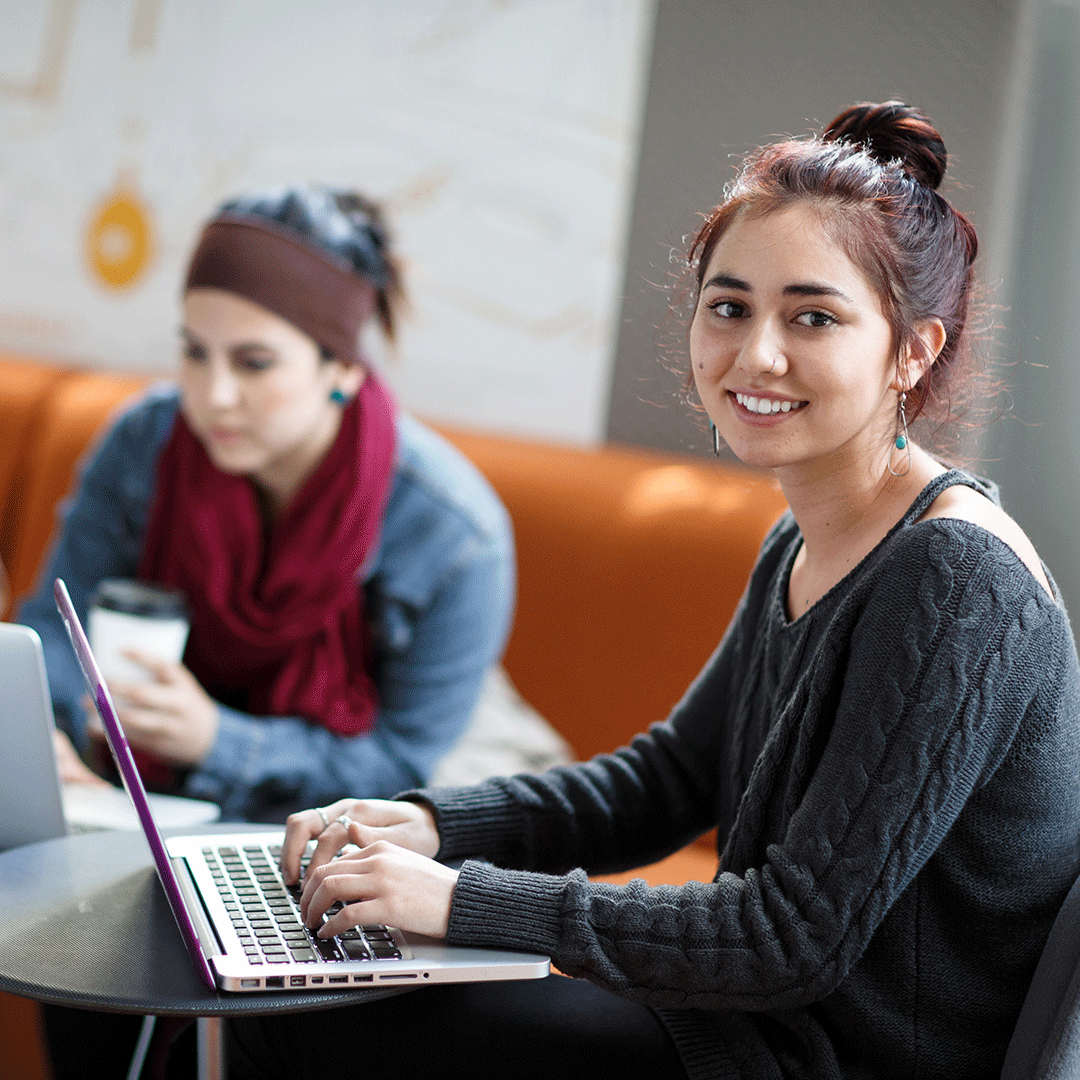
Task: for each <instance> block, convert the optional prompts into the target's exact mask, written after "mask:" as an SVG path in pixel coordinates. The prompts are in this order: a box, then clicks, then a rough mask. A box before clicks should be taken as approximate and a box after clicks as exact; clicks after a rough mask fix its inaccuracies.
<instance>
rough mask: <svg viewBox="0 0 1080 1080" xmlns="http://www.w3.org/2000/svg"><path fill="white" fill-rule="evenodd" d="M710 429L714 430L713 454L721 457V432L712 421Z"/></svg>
mask: <svg viewBox="0 0 1080 1080" xmlns="http://www.w3.org/2000/svg"><path fill="white" fill-rule="evenodd" d="M709 427H711V428H712V452H713V453H714V454H715V455H716V456H717V457H719V456H720V432H719V431H717V430H716V425H715V424H714V423H712V422H711V421H710V423H709Z"/></svg>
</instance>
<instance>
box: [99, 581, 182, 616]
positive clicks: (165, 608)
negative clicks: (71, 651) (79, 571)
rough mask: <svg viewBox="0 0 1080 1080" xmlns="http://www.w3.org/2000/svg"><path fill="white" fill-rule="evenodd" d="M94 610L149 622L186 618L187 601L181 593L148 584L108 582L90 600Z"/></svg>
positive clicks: (144, 582) (102, 584)
mask: <svg viewBox="0 0 1080 1080" xmlns="http://www.w3.org/2000/svg"><path fill="white" fill-rule="evenodd" d="M90 603H91V605H92V606H96V607H99V608H104V609H105V610H106V611H121V612H123V613H124V614H125V615H141V616H142V617H143V618H146V619H177V618H186V617H187V600H186V599H185V598H184V594H183V593H182V592H180V590H179V589H167V588H165V586H163V585H152V584H150V583H149V582H146V581H131V580H129V579H127V578H106V579H105V580H104V581H102V582H101V584H99V585H98V587H97V588H96V589H95V590H94V592H93V595H92V596H91V597H90Z"/></svg>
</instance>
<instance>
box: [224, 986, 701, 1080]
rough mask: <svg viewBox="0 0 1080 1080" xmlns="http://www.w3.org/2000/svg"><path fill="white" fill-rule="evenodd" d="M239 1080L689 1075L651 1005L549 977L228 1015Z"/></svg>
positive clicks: (681, 1079)
mask: <svg viewBox="0 0 1080 1080" xmlns="http://www.w3.org/2000/svg"><path fill="white" fill-rule="evenodd" d="M229 1029H230V1030H229V1039H228V1055H229V1056H228V1061H229V1077H230V1080H273V1078H275V1077H281V1078H282V1080H286V1078H288V1080H352V1078H356V1080H360V1078H363V1080H379V1078H381V1077H399V1076H457V1075H463V1076H468V1077H470V1078H475V1080H485V1078H491V1080H495V1078H498V1080H506V1078H508V1077H512V1078H514V1080H531V1078H534V1077H535V1078H537V1080H539V1078H541V1077H543V1078H544V1080H573V1078H575V1077H583V1078H586V1077H587V1078H588V1080H603V1078H605V1077H612V1078H616V1077H617V1078H618V1080H626V1077H631V1076H647V1077H649V1080H668V1078H670V1080H686V1072H685V1071H684V1069H683V1067H682V1064H681V1063H680V1061H679V1058H678V1056H677V1055H676V1053H675V1048H674V1046H673V1045H672V1043H671V1040H670V1039H669V1038H668V1035H667V1033H666V1031H665V1030H664V1028H663V1027H662V1026H661V1025H660V1022H659V1021H658V1020H657V1019H656V1017H655V1016H654V1015H653V1013H652V1012H651V1010H649V1009H648V1008H646V1007H645V1006H644V1005H639V1004H637V1003H635V1002H632V1001H627V1000H626V999H625V998H621V997H618V996H616V995H615V994H611V993H608V992H607V991H606V990H602V989H600V988H599V987H597V986H594V985H592V984H591V983H587V982H583V981H581V980H578V979H567V978H564V977H563V976H561V975H551V976H549V977H548V978H546V979H526V980H522V981H520V982H518V981H515V982H491V983H457V984H453V985H448V986H428V987H424V988H423V989H420V990H416V991H413V992H410V993H407V994H402V995H400V996H398V997H392V998H385V999H383V1000H381V1001H375V1002H371V1003H370V1004H367V1005H352V1006H349V1007H347V1008H343V1009H323V1010H319V1011H318V1012H309V1013H288V1014H276V1015H275V1014H269V1015H266V1016H256V1017H250V1018H247V1017H245V1018H243V1019H237V1020H231V1021H229Z"/></svg>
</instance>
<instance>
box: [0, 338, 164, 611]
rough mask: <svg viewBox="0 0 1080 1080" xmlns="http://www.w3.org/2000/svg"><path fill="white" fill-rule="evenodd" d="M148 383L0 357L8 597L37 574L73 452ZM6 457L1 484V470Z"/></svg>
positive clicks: (1, 551)
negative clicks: (6, 468) (7, 463)
mask: <svg viewBox="0 0 1080 1080" xmlns="http://www.w3.org/2000/svg"><path fill="white" fill-rule="evenodd" d="M20 373H25V375H26V386H24V387H20V386H19V385H18V384H19V381H20ZM52 376H54V377H52ZM146 383H147V380H146V379H140V378H136V377H134V376H126V375H114V374H108V373H99V372H89V371H78V370H73V369H70V370H64V369H59V368H54V369H51V370H50V369H48V368H43V367H40V366H36V367H35V366H31V365H28V364H25V363H20V361H19V360H18V359H16V358H10V357H3V358H0V432H3V437H2V439H0V443H2V444H3V449H2V450H0V560H2V561H3V563H4V566H5V567H6V568H7V572H8V578H9V580H10V584H11V590H12V593H13V595H14V596H16V597H17V596H19V595H20V594H22V593H25V592H26V591H27V590H28V589H29V588H30V586H31V585H32V584H33V582H34V579H35V578H36V577H37V574H38V571H39V569H40V567H41V565H42V562H43V559H44V555H45V551H46V549H47V548H48V543H49V538H50V536H51V535H52V532H53V528H54V526H55V524H56V511H57V507H58V504H59V502H60V501H61V500H62V499H63V498H64V496H65V495H66V494H67V493H68V491H69V489H70V488H71V485H72V482H73V480H74V476H75V469H76V465H77V464H78V461H79V458H80V457H81V456H82V455H83V453H84V452H85V451H86V449H87V448H88V447H89V445H90V443H91V441H92V440H93V438H94V436H95V435H96V434H97V433H98V432H99V431H101V430H102V429H103V428H104V427H105V426H106V424H107V423H108V421H109V419H110V417H111V416H112V415H113V414H114V413H115V411H116V410H117V409H118V408H119V407H120V405H121V404H122V403H123V402H124V401H126V400H127V399H128V398H130V397H131V396H132V394H134V393H136V392H137V391H138V390H139V389H140V388H142V387H143V386H145V385H146ZM9 424H10V427H9ZM15 432H17V436H16V437H12V433H15ZM9 458H10V460H11V461H12V466H11V472H10V474H9V476H8V478H7V484H6V485H5V484H4V479H5V478H4V475H3V471H2V470H3V468H4V463H5V461H6V460H8V459H9Z"/></svg>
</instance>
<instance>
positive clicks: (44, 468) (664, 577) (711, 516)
mask: <svg viewBox="0 0 1080 1080" xmlns="http://www.w3.org/2000/svg"><path fill="white" fill-rule="evenodd" d="M146 381H147V380H145V379H140V378H136V377H130V376H124V375H116V374H110V373H102V372H87V371H77V370H70V369H69V370H63V369H59V368H55V367H49V366H47V365H40V364H38V365H34V364H27V363H24V362H20V361H19V360H18V359H17V358H3V357H0V560H2V561H3V563H4V564H5V565H6V567H7V569H8V573H9V577H10V579H11V586H12V590H13V592H14V593H15V595H16V596H18V595H20V594H23V593H25V592H26V591H27V590H28V589H29V588H30V586H31V585H32V583H33V581H34V579H35V577H36V575H37V573H38V571H39V568H40V566H41V562H42V559H43V557H44V553H45V550H46V548H47V545H48V540H49V537H50V535H51V533H52V531H53V528H54V526H55V521H56V508H57V504H58V503H59V501H60V500H61V499H62V498H63V497H64V496H65V494H66V493H67V492H68V490H69V489H70V487H71V484H72V482H73V478H74V474H75V469H76V465H77V462H78V460H79V458H80V456H81V455H82V453H83V452H84V451H85V450H86V449H87V447H88V446H89V445H90V443H91V442H92V440H93V438H94V436H95V435H96V434H97V433H98V432H99V431H100V430H101V429H102V428H103V427H104V426H105V425H106V424H107V423H108V421H109V419H110V417H111V416H112V415H113V414H114V412H115V411H116V409H117V408H118V407H119V406H120V405H121V403H122V402H124V401H125V400H126V399H127V398H128V397H130V396H131V395H132V394H134V393H135V392H137V391H138V390H139V389H140V388H141V387H142V386H144V385H145V384H146ZM440 430H441V431H442V432H443V434H444V435H446V436H447V437H448V438H449V439H450V440H451V441H452V442H454V443H455V444H456V445H457V446H458V447H459V448H460V449H461V450H462V451H463V452H464V453H465V454H466V455H468V456H469V457H470V458H471V459H472V460H473V461H474V462H475V463H476V465H477V466H478V467H479V468H480V469H481V471H482V472H484V473H485V474H486V475H487V477H488V479H489V480H490V481H491V483H492V485H493V486H494V487H495V489H496V491H498V493H499V495H500V496H501V497H502V499H503V501H504V502H505V503H506V506H507V508H508V509H509V511H510V514H511V517H512V518H513V521H514V529H515V536H516V541H517V549H518V606H517V613H516V617H515V622H514V629H513V634H512V637H511V640H510V644H509V647H508V650H507V654H506V660H505V663H506V667H507V669H508V671H509V672H510V675H511V677H512V678H513V679H514V682H515V683H516V684H517V686H518V688H519V689H520V691H521V692H522V694H523V695H524V696H525V697H526V698H527V699H528V700H529V701H530V702H531V703H532V704H533V705H534V706H535V707H536V708H537V709H539V711H540V712H541V713H543V714H544V715H545V716H547V717H548V719H549V720H550V721H551V722H552V723H553V724H554V725H555V726H556V727H557V728H558V729H559V730H560V731H561V732H562V734H563V735H564V736H565V737H566V738H567V739H568V740H569V741H570V743H571V745H572V746H573V747H574V749H575V751H576V752H577V754H578V755H579V756H580V757H586V756H590V755H592V754H593V753H596V752H598V751H602V750H610V749H613V748H615V747H616V746H619V745H622V744H624V743H625V742H627V741H628V740H629V739H630V738H631V737H632V736H633V735H634V734H635V733H637V732H638V731H642V730H644V728H645V727H646V726H647V725H648V724H649V723H650V722H652V721H653V720H657V719H661V718H662V717H663V716H665V715H666V713H667V712H668V710H669V709H670V708H671V706H672V705H673V704H674V703H675V702H676V701H677V700H678V698H679V696H680V695H681V693H682V691H683V690H684V689H685V688H686V686H687V685H688V683H689V682H690V680H691V679H692V678H693V676H694V675H695V674H696V672H697V671H698V670H699V669H700V667H701V665H702V664H703V663H704V662H705V660H706V659H707V658H708V656H709V654H710V652H711V651H712V649H713V648H714V647H715V646H716V644H717V643H718V642H719V640H720V637H721V635H722V634H723V632H724V629H725V627H726V626H727V623H728V621H729V619H730V618H731V614H732V612H733V610H734V608H735V604H736V602H737V601H738V598H739V596H740V595H741V593H742V590H743V586H744V585H745V582H746V578H747V575H748V574H749V572H750V568H751V566H752V564H753V561H754V558H755V556H756V553H757V548H758V545H759V544H760V542H761V539H762V537H763V536H764V534H765V531H766V530H767V528H768V527H769V525H770V523H771V522H772V521H774V520H775V519H776V517H777V515H778V514H779V513H780V511H781V510H782V508H783V505H784V501H783V497H782V495H781V493H780V491H779V488H778V487H777V486H776V485H775V484H774V482H773V481H772V479H771V477H763V476H761V475H759V474H755V473H752V472H749V471H746V470H742V469H739V468H735V467H732V466H725V465H722V464H718V463H717V464H714V463H712V462H703V461H698V460H696V459H693V458H684V457H677V456H674V455H670V454H654V453H644V452H640V451H634V450H629V449H622V448H618V447H604V448H600V449H595V450H590V449H581V448H577V447H570V446H557V445H552V444H547V443H541V442H534V441H527V440H522V439H511V438H505V437H499V436H494V435H488V434H481V433H478V432H466V431H461V430H457V429H448V428H446V427H442V428H440Z"/></svg>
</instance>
